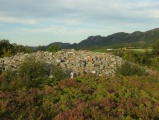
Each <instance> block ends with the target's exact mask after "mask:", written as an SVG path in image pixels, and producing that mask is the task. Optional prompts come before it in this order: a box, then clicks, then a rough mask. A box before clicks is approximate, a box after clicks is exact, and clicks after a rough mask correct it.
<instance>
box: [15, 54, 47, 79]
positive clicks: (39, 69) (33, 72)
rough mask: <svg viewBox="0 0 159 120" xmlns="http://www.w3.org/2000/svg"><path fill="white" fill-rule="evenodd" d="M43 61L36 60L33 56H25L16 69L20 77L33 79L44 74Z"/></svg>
mask: <svg viewBox="0 0 159 120" xmlns="http://www.w3.org/2000/svg"><path fill="white" fill-rule="evenodd" d="M45 71H46V68H45V62H43V61H40V60H37V59H36V58H35V56H30V57H27V58H26V59H25V60H24V61H23V62H22V64H21V65H20V67H19V69H18V75H19V76H20V77H27V78H29V79H35V78H38V77H44V76H46V72H45Z"/></svg>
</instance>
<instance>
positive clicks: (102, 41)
mask: <svg viewBox="0 0 159 120" xmlns="http://www.w3.org/2000/svg"><path fill="white" fill-rule="evenodd" d="M156 40H159V28H156V29H152V30H149V31H146V32H140V31H135V32H133V33H125V32H118V33H114V34H112V35H108V36H106V37H104V36H100V35H97V36H90V37H88V38H87V39H85V40H82V41H81V42H79V43H78V44H69V43H66V44H65V43H61V45H62V47H63V48H89V47H101V46H115V45H119V46H120V45H122V46H124V45H125V46H128V45H134V46H149V45H151V44H152V43H154V41H156ZM51 44H55V43H51ZM51 44H50V45H51ZM50 45H49V46H50Z"/></svg>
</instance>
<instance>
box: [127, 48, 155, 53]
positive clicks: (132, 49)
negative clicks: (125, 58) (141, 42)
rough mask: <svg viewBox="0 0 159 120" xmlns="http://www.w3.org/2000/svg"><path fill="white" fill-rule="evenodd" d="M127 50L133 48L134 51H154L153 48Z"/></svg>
mask: <svg viewBox="0 0 159 120" xmlns="http://www.w3.org/2000/svg"><path fill="white" fill-rule="evenodd" d="M127 50H132V51H135V52H145V51H149V52H151V51H152V49H150V48H149V49H127Z"/></svg>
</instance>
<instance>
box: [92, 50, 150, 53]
mask: <svg viewBox="0 0 159 120" xmlns="http://www.w3.org/2000/svg"><path fill="white" fill-rule="evenodd" d="M114 50H119V49H113V50H107V49H96V50H93V52H102V53H104V52H112V51H114ZM124 50H131V51H134V52H145V51H149V52H151V51H152V49H124Z"/></svg>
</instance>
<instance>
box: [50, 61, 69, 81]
mask: <svg viewBox="0 0 159 120" xmlns="http://www.w3.org/2000/svg"><path fill="white" fill-rule="evenodd" d="M50 76H51V77H52V78H53V79H54V80H56V81H59V80H61V79H64V78H65V76H66V75H65V72H64V71H63V69H62V68H61V67H60V66H57V65H55V64H54V65H53V66H52V70H51V73H50Z"/></svg>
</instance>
